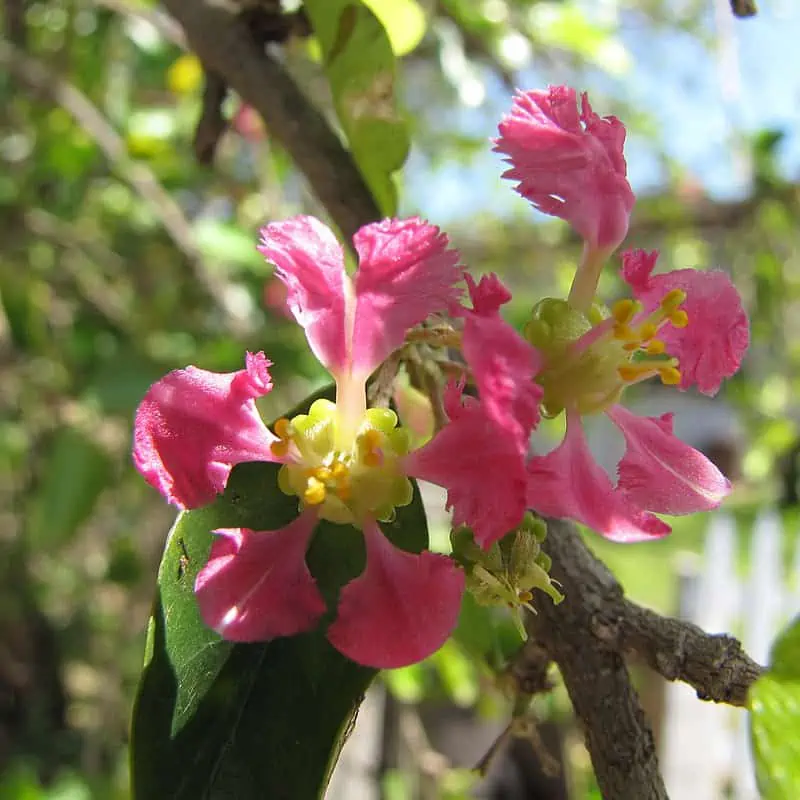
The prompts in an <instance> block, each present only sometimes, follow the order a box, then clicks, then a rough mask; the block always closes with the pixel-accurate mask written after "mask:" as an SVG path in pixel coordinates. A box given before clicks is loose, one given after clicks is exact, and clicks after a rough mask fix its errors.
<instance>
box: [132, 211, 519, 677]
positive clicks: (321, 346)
mask: <svg viewBox="0 0 800 800" xmlns="http://www.w3.org/2000/svg"><path fill="white" fill-rule="evenodd" d="M354 243H355V247H356V250H357V252H358V254H359V265H358V269H357V271H356V272H355V274H354V275H353V277H352V278H351V277H350V276H348V274H347V272H346V270H345V266H344V255H343V252H342V249H341V247H340V246H339V244H338V242H337V241H336V239H335V238H334V236H333V234H332V233H331V232H330V230H329V229H328V228H326V227H325V226H324V225H322V223H320V222H318V221H317V220H315V219H313V218H311V217H296V218H294V219H290V220H287V221H285V222H280V223H275V224H271V225H268V226H266V227H265V228H264V229H263V230H262V242H261V247H260V250H261V252H262V253H263V254H264V255H265V257H266V258H267V259H268V260H270V261H271V262H272V263H273V264H274V265H275V268H276V274H277V275H278V277H279V278H280V279H281V280H282V281H283V282H284V283H285V284H286V286H287V305H288V307H289V309H290V310H291V312H292V314H293V315H294V317H295V319H296V320H297V321H298V322H299V323H300V325H302V326H303V328H304V329H305V333H306V337H307V339H308V342H309V345H310V346H311V349H312V350H313V352H314V353H315V355H316V356H317V357H318V358H319V360H320V361H321V362H322V363H323V364H324V365H325V366H326V367H327V368H328V369H329V370H330V372H331V373H332V374H333V376H334V378H335V379H336V387H337V396H336V400H337V402H336V403H335V404H334V403H331V402H328V401H324V400H319V401H317V402H315V403H314V404H313V405H312V406H311V408H310V409H309V411H308V413H307V414H301V415H299V416H297V417H295V418H294V419H292V420H288V419H282V420H279V421H278V422H277V423H276V424H275V426H274V428H275V431H274V433H273V432H271V431H269V430H268V429H267V428H266V427H265V426H264V425H263V423H262V422H261V420H260V419H259V418H258V414H257V412H256V410H255V404H254V398H255V397H256V396H258V394H264V393H266V392H267V391H269V389H270V388H271V382H270V380H269V376H268V374H267V371H266V368H267V364H268V362H267V361H266V359H265V358H264V356H263V354H258V355H256V356H252V355H249V354H248V357H247V368H246V369H245V370H243V371H241V372H237V373H233V374H231V375H216V374H214V373H209V372H205V371H204V370H199V369H196V368H194V367H189V368H187V369H186V370H182V371H179V372H175V373H171V374H170V375H168V376H167V377H166V378H164V379H162V380H161V381H159V382H158V383H156V384H155V385H154V386H153V387H152V388H151V390H150V391H149V392H148V395H147V396H146V398H145V400H144V402H143V403H142V406H141V407H140V409H139V412H138V414H137V418H136V431H135V437H134V461H135V463H136V465H137V467H138V468H139V469H140V471H141V472H142V473H143V474H144V475H145V477H146V478H147V479H148V480H149V481H150V483H151V484H152V485H154V486H155V487H156V488H158V489H159V490H160V491H161V492H162V493H163V494H165V496H167V497H168V499H170V500H171V501H172V502H174V503H176V504H177V505H179V506H180V507H186V508H192V507H195V506H197V505H202V504H205V503H208V502H210V501H211V500H212V499H213V497H214V495H215V494H216V493H217V492H219V491H221V490H222V488H224V485H225V483H226V481H227V478H228V475H229V473H230V470H231V467H232V465H233V464H236V463H239V462H240V461H248V460H249V461H252V460H261V461H277V462H279V463H281V464H282V466H281V469H280V476H279V485H280V487H281V489H282V490H283V491H284V492H285V493H287V494H290V495H296V496H297V497H298V500H299V507H300V513H299V516H298V518H297V519H296V520H294V521H293V522H291V523H290V524H289V525H287V526H285V527H283V528H281V529H279V530H269V531H254V530H249V529H241V528H240V529H225V530H219V531H217V532H216V533H217V535H218V538H217V540H216V541H215V543H214V545H213V547H212V550H211V555H210V558H209V561H208V564H207V565H206V566H205V567H204V568H203V569H202V570H201V571H200V573H199V575H198V577H197V582H196V587H195V588H196V593H197V597H198V602H199V605H200V611H201V614H202V616H203V618H204V619H205V620H206V622H207V623H208V624H209V625H210V626H212V627H214V628H215V629H216V630H217V631H219V632H220V633H221V634H222V635H223V636H224V637H225V638H228V639H231V640H235V641H254V640H261V639H269V638H273V637H275V636H286V635H291V634H294V633H299V632H301V631H305V630H309V629H311V628H313V627H315V626H316V625H317V624H318V623H319V620H320V617H321V616H322V614H323V613H324V611H325V604H324V602H323V599H322V597H321V595H320V593H319V590H318V589H317V587H316V583H315V581H314V578H313V576H312V575H311V574H310V573H309V571H308V568H307V566H306V563H305V553H306V550H307V547H308V544H309V542H310V539H311V536H312V534H313V531H314V529H315V527H316V525H317V522H318V521H319V520H320V519H324V520H328V521H330V522H333V523H339V524H350V525H354V526H356V527H358V528H360V529H361V530H362V531H363V533H364V537H365V542H366V552H367V563H366V568H365V570H364V572H363V573H362V574H361V575H360V576H358V577H356V578H355V579H354V580H352V581H351V582H350V583H348V584H347V585H346V586H345V587H344V588H343V589H342V591H341V592H340V596H339V601H338V608H337V614H336V619H335V621H334V623H333V624H332V625H331V627H330V628H329V630H328V636H329V639H330V641H331V642H332V643H333V644H334V646H336V647H337V648H338V649H339V650H340V651H341V652H342V653H344V654H345V655H347V656H348V657H350V658H352V659H353V660H355V661H358V662H360V663H364V664H369V665H371V666H376V667H397V666H402V665H404V664H408V663H412V662H414V661H417V660H419V659H421V658H424V657H425V656H427V655H429V654H430V653H431V652H433V651H434V650H436V649H437V648H438V647H439V646H440V645H441V644H442V643H443V642H444V640H445V639H446V638H447V636H448V635H449V634H450V632H451V630H452V629H453V627H454V626H455V624H456V620H457V617H458V612H459V608H460V598H461V594H462V591H463V586H464V575H463V572H462V571H461V570H460V568H459V567H458V566H457V565H456V564H455V562H454V561H453V560H451V559H450V558H448V557H445V556H442V555H437V554H433V553H429V552H424V553H408V552H405V551H402V550H400V549H398V548H397V547H395V546H394V545H393V544H391V543H390V542H389V541H388V540H387V539H385V537H384V536H383V534H382V532H381V530H380V527H379V525H378V521H379V520H388V519H391V518H392V517H393V515H394V508H395V507H396V506H402V505H405V504H407V503H409V502H410V501H411V497H412V488H411V484H410V481H409V477H408V476H409V475H413V474H415V473H414V471H413V470H411V469H409V468H408V466H407V463H406V461H407V455H408V435H407V434H406V432H405V430H403V429H402V428H399V427H398V425H397V423H398V420H397V417H396V415H395V414H394V413H393V412H392V411H390V410H388V409H383V408H374V409H368V408H367V407H366V393H365V382H366V379H367V377H368V376H369V375H370V374H371V373H372V371H373V370H374V369H375V368H376V367H377V366H378V365H379V364H380V363H381V362H382V361H383V360H384V359H385V358H386V357H387V356H389V355H390V353H391V352H392V351H393V350H395V349H396V348H398V347H400V346H401V345H402V344H403V343H404V340H405V335H406V332H407V331H408V329H409V328H411V327H412V326H415V325H417V324H419V323H420V322H422V321H423V320H424V319H426V318H427V317H428V316H429V315H430V314H432V313H434V312H437V311H443V310H445V309H447V308H449V307H452V306H453V304H454V303H456V302H457V300H458V297H459V294H460V290H459V289H458V288H457V286H456V284H457V283H458V282H459V281H460V279H461V278H462V270H461V268H460V267H459V266H458V254H457V253H456V252H455V251H453V250H451V249H449V247H448V240H447V237H446V236H445V235H444V234H442V233H441V232H440V231H439V230H438V228H435V227H434V226H432V225H428V224H427V223H424V222H422V221H421V220H418V219H411V220H403V221H401V220H385V221H383V222H381V223H377V224H373V225H367V226H365V227H363V228H362V229H361V230H360V231H359V232H358V234H357V235H356V236H355V239H354ZM523 344H525V343H524V342H523ZM446 430H447V428H445V431H446ZM443 433H444V431H443V432H442V433H440V434H439V435H440V436H441V435H442V434H443ZM436 438H438V437H435V438H434V441H435V439H436ZM442 480H443V481H445V482H455V481H458V480H460V472H459V470H458V469H453V470H451V474H443V475H442ZM479 513H481V509H480V508H478V509H476V510H475V514H479Z"/></svg>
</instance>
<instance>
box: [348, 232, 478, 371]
mask: <svg viewBox="0 0 800 800" xmlns="http://www.w3.org/2000/svg"><path fill="white" fill-rule="evenodd" d="M353 243H354V245H355V248H356V251H357V252H358V257H359V264H358V271H357V272H356V274H355V290H356V297H357V305H356V313H355V324H354V329H353V353H352V363H353V371H354V372H355V373H358V374H359V375H363V376H365V377H366V376H367V375H369V374H370V373H371V372H372V371H373V370H374V369H375V367H377V366H378V364H380V363H381V361H383V360H384V359H385V358H386V357H387V356H388V355H389V354H390V353H391V352H392V351H393V350H396V349H397V348H398V347H400V345H402V344H403V340H404V338H405V335H406V331H408V329H409V328H411V327H412V326H414V325H417V324H418V323H420V322H422V321H423V320H424V319H426V318H427V317H428V316H429V315H430V314H432V313H433V312H435V311H443V310H445V309H447V308H448V307H449V306H450V305H451V304H452V303H453V302H455V301H456V300H457V299H458V297H459V295H460V290H459V289H458V288H456V286H455V284H456V283H458V282H459V281H460V280H461V278H462V274H463V271H462V269H461V268H460V267H459V266H458V259H459V256H458V252H457V251H456V250H452V249H448V245H449V240H448V238H447V236H446V235H445V234H444V233H442V232H441V231H440V230H439V228H437V227H436V226H435V225H429V224H428V223H426V222H423V221H422V220H420V219H416V218H414V219H406V220H398V219H385V220H383V222H377V223H374V224H372V225H365V226H364V227H363V228H361V229H360V230H359V231H358V233H356V235H355V236H354V237H353Z"/></svg>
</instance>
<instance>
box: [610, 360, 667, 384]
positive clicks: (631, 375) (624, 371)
mask: <svg viewBox="0 0 800 800" xmlns="http://www.w3.org/2000/svg"><path fill="white" fill-rule="evenodd" d="M657 369H658V366H656V365H653V364H652V363H650V362H642V363H639V364H624V365H623V366H621V367H617V374H618V375H619V376H620V378H622V380H623V381H626V382H628V381H635V380H636V379H637V378H641V377H642V375H645V374H647V373H648V372H655V371H656V370H657Z"/></svg>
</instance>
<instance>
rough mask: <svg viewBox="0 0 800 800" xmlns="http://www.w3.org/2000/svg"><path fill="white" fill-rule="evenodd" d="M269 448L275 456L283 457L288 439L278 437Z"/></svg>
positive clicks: (287, 448)
mask: <svg viewBox="0 0 800 800" xmlns="http://www.w3.org/2000/svg"><path fill="white" fill-rule="evenodd" d="M269 449H270V450H271V451H272V455H274V456H275V457H276V458H283V457H284V456H285V455H286V454H287V453H288V452H289V440H288V439H280V440H279V441H277V442H273V443H272V444H271V445H270V446H269Z"/></svg>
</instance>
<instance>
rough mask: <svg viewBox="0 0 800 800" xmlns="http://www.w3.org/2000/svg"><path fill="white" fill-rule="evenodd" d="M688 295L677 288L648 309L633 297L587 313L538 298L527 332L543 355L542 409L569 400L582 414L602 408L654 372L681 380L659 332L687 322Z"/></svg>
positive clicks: (669, 380)
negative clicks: (683, 306) (643, 307)
mask: <svg viewBox="0 0 800 800" xmlns="http://www.w3.org/2000/svg"><path fill="white" fill-rule="evenodd" d="M685 299H686V293H685V292H683V291H682V290H680V289H674V290H672V291H671V292H669V293H668V294H667V295H665V296H664V298H663V299H662V301H661V303H660V304H659V306H658V307H657V308H656V309H654V310H653V311H652V312H648V313H646V312H644V311H643V310H642V307H641V304H640V303H639V302H638V301H636V300H630V299H625V300H620V301H618V302H617V303H615V304H614V306H613V307H612V308H611V311H610V312H609V311H608V310H607V309H605V308H604V307H600V306H597V305H595V306H592V308H591V309H590V310H589V311H588V312H587V313H586V314H584V313H583V312H581V311H578V310H577V309H575V308H573V307H572V306H571V305H570V304H569V303H568V302H567V301H565V300H558V299H555V298H550V297H548V298H545V299H544V300H541V301H540V302H539V303H537V304H536V306H535V307H534V309H533V314H532V316H531V319H530V320H529V321H528V323H527V324H526V326H525V330H524V333H525V337H526V338H527V339H528V341H530V342H531V344H533V345H534V346H535V347H536V348H537V349H538V350H539V351H540V352H541V353H542V355H543V356H544V360H545V365H544V368H543V369H542V370H541V372H540V373H539V375H538V376H537V378H536V380H537V382H538V383H539V384H540V385H541V387H542V388H543V389H544V398H543V401H542V405H543V410H544V413H545V414H546V415H547V416H557V415H558V414H559V413H560V412H561V411H562V410H563V409H565V408H566V407H568V406H569V407H576V408H577V409H578V411H579V412H580V413H581V414H591V413H594V412H598V411H604V410H605V409H607V408H608V407H609V406H611V405H613V404H615V403H617V402H618V401H619V398H620V396H621V394H622V392H623V391H624V389H625V387H626V386H630V385H632V384H634V383H639V382H640V381H643V380H647V379H648V378H651V377H654V376H658V377H659V378H660V379H661V381H662V383H665V384H668V385H674V384H678V383H680V380H681V373H680V370H679V369H678V360H677V359H676V358H673V357H672V356H670V355H669V354H668V353H667V352H666V346H665V344H664V342H663V341H662V340H661V339H659V338H657V334H658V332H659V330H660V329H661V327H662V326H663V325H665V324H667V323H670V324H672V326H673V327H675V328H684V327H686V325H687V324H688V321H689V319H688V316H687V314H686V312H685V311H684V310H683V309H682V308H680V306H681V304H682V303H683V301H684V300H685Z"/></svg>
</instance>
